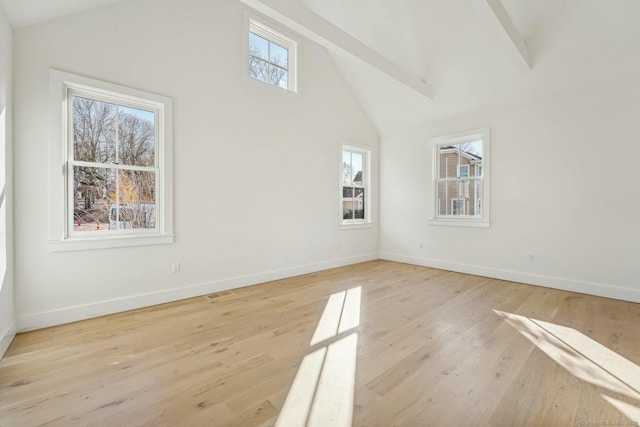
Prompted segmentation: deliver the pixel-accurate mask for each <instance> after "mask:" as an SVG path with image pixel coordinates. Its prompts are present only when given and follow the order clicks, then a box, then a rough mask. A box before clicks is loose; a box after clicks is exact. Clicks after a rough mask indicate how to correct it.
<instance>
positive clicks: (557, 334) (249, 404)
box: [0, 261, 640, 427]
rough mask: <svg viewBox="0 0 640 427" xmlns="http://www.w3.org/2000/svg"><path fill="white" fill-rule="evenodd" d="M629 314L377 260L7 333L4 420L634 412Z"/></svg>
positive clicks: (638, 308) (396, 420) (455, 420)
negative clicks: (12, 334)
mask: <svg viewBox="0 0 640 427" xmlns="http://www.w3.org/2000/svg"><path fill="white" fill-rule="evenodd" d="M358 288H359V290H358ZM321 319H322V320H321ZM318 325H321V326H318ZM639 326H640V305H638V304H633V303H628V302H622V301H615V300H610V299H606V298H598V297H593V296H587V295H581V294H576V293H571V292H564V291H557V290H552V289H546V288H541V287H534V286H527V285H521V284H516V283H510V282H505V281H500V280H495V279H488V278H484V277H477V276H471V275H465V274H458V273H452V272H447V271H442V270H436V269H430V268H424V267H418V266H412V265H406V264H399V263H394V262H387V261H373V262H367V263H362V264H357V265H353V266H349V267H343V268H337V269H333V270H327V271H323V272H319V273H314V274H308V275H304V276H299V277H294V278H290V279H285V280H278V281H275V282H270V283H265V284H261V285H257V286H252V287H247V288H243V289H237V290H233V291H228V292H222V293H220V294H219V295H217V296H212V297H208V296H203V297H198V298H193V299H189V300H184V301H178V302H174V303H170V304H164V305H160V306H156V307H150V308H145V309H141V310H135V311H130V312H126V313H120V314H116V315H111V316H106V317H101V318H96V319H91V320H86V321H82V322H77V323H72V324H68V325H62V326H57V327H53V328H48V329H43V330H38V331H33V332H29V333H24V334H19V335H18V336H17V337H16V339H15V340H14V342H13V343H12V345H11V347H10V348H9V350H8V351H7V354H6V355H5V357H4V358H3V359H2V360H1V361H0V426H1V427H9V426H39V425H48V426H75V425H79V426H102V425H110V426H120V425H122V426H124V425H126V426H138V425H139V426H174V425H184V426H198V425H204V426H211V425H215V426H218V425H219V426H236V425H237V426H270V425H276V424H277V425H279V426H280V425H281V426H289V425H305V424H307V425H319V426H340V425H344V426H348V425H351V424H353V425H356V426H438V425H442V426H459V425H465V426H466V425H470V426H488V425H493V426H516V425H517V426H565V425H566V426H571V425H607V423H608V424H609V425H632V422H634V421H635V422H637V421H640V368H639V367H638V365H639V364H640V327H639ZM316 328H318V331H316ZM316 341H318V342H316ZM312 342H313V344H311V343H312ZM283 407H284V408H285V409H284V410H283Z"/></svg>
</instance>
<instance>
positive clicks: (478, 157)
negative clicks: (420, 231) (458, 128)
mask: <svg viewBox="0 0 640 427" xmlns="http://www.w3.org/2000/svg"><path fill="white" fill-rule="evenodd" d="M431 143H432V144H433V157H434V162H433V164H434V166H433V180H432V181H433V193H434V204H433V206H434V208H433V215H432V218H431V219H432V221H433V222H434V223H439V224H442V225H471V226H488V225H489V176H488V171H489V148H490V144H489V143H490V141H489V129H488V128H484V129H478V130H474V131H468V132H462V133H459V134H455V135H448V136H443V137H438V138H433V139H431Z"/></svg>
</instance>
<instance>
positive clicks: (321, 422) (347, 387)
mask: <svg viewBox="0 0 640 427" xmlns="http://www.w3.org/2000/svg"><path fill="white" fill-rule="evenodd" d="M360 297H361V288H360V287H357V288H352V289H349V290H347V291H343V292H338V293H335V294H333V295H331V296H330V297H329V299H328V301H327V304H326V305H325V308H324V311H323V313H322V316H321V317H320V321H319V322H318V325H317V326H316V330H315V333H314V334H313V338H312V339H311V343H310V344H309V345H310V346H315V345H322V344H324V345H322V347H321V348H319V349H317V350H315V351H313V352H312V353H309V354H307V355H306V356H305V358H304V359H303V360H302V363H301V364H300V368H299V369H298V372H297V374H296V377H295V379H294V380H293V383H292V385H291V388H290V390H289V394H288V395H287V399H286V400H285V403H284V405H283V407H282V411H280V415H279V416H278V419H277V421H276V426H277V427H284V426H287V427H288V426H318V427H324V426H332V427H349V426H351V422H352V420H353V400H354V391H355V379H356V353H357V348H358V334H357V333H356V332H355V328H357V327H358V326H359V324H360ZM341 335H344V336H341Z"/></svg>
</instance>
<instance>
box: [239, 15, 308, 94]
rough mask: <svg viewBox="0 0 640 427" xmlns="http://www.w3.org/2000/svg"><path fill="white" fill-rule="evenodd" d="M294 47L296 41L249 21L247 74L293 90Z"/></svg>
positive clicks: (294, 82)
mask: <svg viewBox="0 0 640 427" xmlns="http://www.w3.org/2000/svg"><path fill="white" fill-rule="evenodd" d="M296 50H297V43H296V41H294V40H292V39H290V38H289V37H286V36H284V35H282V34H280V33H278V32H277V31H275V30H273V29H271V28H269V27H267V26H266V25H264V24H261V23H259V22H257V21H255V20H253V19H250V20H249V76H251V77H253V78H254V79H257V80H261V81H263V82H265V83H269V84H271V85H274V86H278V87H280V88H282V89H287V90H290V91H292V92H295V91H296V90H297V87H296V77H297V76H296V69H297V67H296V53H297V52H296Z"/></svg>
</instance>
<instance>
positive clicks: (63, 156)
mask: <svg viewBox="0 0 640 427" xmlns="http://www.w3.org/2000/svg"><path fill="white" fill-rule="evenodd" d="M75 93H77V94H79V95H81V96H90V97H91V98H92V99H98V100H102V101H106V102H114V101H116V102H117V103H118V104H122V105H126V106H132V107H134V108H141V109H145V110H148V111H152V112H153V113H154V114H155V120H156V146H155V150H156V151H155V159H156V165H155V168H158V169H159V170H161V171H162V173H157V177H156V179H157V181H156V186H157V191H156V229H155V230H140V233H139V234H136V235H135V236H134V235H132V234H133V233H122V234H120V233H119V232H112V233H110V234H109V236H105V235H104V234H102V233H99V234H87V233H79V232H73V230H72V225H71V224H72V218H71V217H70V212H71V209H72V207H73V205H72V203H73V201H72V199H71V197H72V196H71V193H72V191H73V188H72V183H71V181H70V180H66V179H65V177H66V173H71V172H70V171H68V170H67V168H70V167H71V166H70V165H71V164H74V163H78V164H83V162H76V161H69V156H68V152H69V150H71V149H72V147H70V145H71V140H70V138H69V137H68V134H69V127H70V123H71V119H70V117H69V116H70V114H69V111H70V110H69V109H70V108H71V106H70V105H69V96H71V95H72V94H75ZM49 102H50V105H49V109H50V117H49V204H48V206H49V212H48V217H49V239H48V240H49V249H50V250H51V251H52V252H59V251H66V250H84V249H100V248H111V247H118V246H139V245H145V244H156V243H171V242H173V106H172V100H171V98H168V97H166V96H162V95H157V94H153V93H149V92H145V91H141V90H137V89H132V88H129V87H125V86H121V85H117V84H113V83H109V82H105V81H102V80H96V79H92V78H89V77H84V76H80V75H76V74H71V73H67V72H64V71H60V70H55V69H50V70H49ZM119 167H120V166H119ZM122 168H123V169H136V170H138V169H140V168H138V167H135V166H133V167H131V166H126V167H125V166H122ZM65 172H66V173H65ZM67 181H68V182H67Z"/></svg>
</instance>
